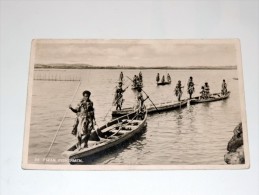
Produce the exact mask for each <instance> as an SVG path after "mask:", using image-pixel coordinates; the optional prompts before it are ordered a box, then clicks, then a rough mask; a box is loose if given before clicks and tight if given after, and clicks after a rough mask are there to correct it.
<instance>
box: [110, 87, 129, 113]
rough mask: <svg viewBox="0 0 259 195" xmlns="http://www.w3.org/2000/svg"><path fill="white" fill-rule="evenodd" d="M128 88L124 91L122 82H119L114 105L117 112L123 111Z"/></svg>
mask: <svg viewBox="0 0 259 195" xmlns="http://www.w3.org/2000/svg"><path fill="white" fill-rule="evenodd" d="M127 88H128V87H126V88H125V89H122V82H119V85H118V86H117V88H116V91H115V98H114V101H113V104H114V105H115V106H116V110H121V108H122V103H123V102H124V99H123V93H124V92H125V91H126V89H127Z"/></svg>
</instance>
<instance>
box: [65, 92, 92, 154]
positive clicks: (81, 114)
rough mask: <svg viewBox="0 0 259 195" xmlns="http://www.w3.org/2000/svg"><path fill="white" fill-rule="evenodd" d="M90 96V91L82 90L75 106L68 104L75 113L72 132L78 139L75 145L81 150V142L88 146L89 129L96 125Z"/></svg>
mask: <svg viewBox="0 0 259 195" xmlns="http://www.w3.org/2000/svg"><path fill="white" fill-rule="evenodd" d="M90 96H91V92H90V91H87V90H86V91H84V92H83V98H82V100H81V101H80V103H79V104H78V105H77V107H76V108H73V107H72V106H71V105H69V109H70V110H72V111H73V112H74V113H76V115H77V117H76V120H75V123H74V125H73V130H72V134H73V135H75V136H76V137H77V139H78V144H77V147H78V149H79V150H81V145H82V143H84V147H86V148H87V147H88V140H89V138H90V134H91V130H92V129H94V125H96V121H95V116H94V107H93V102H92V101H91V100H90Z"/></svg>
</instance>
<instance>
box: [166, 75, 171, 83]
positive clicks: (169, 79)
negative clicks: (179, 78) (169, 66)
mask: <svg viewBox="0 0 259 195" xmlns="http://www.w3.org/2000/svg"><path fill="white" fill-rule="evenodd" d="M167 82H168V83H171V76H170V74H169V73H168V74H167Z"/></svg>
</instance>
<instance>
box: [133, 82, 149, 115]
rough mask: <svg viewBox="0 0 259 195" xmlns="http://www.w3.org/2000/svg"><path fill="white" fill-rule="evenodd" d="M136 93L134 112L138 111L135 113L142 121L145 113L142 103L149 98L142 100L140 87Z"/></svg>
mask: <svg viewBox="0 0 259 195" xmlns="http://www.w3.org/2000/svg"><path fill="white" fill-rule="evenodd" d="M137 92H138V93H137V95H136V99H137V105H136V106H135V108H134V110H135V111H136V110H138V111H137V113H138V118H139V119H142V120H143V117H144V112H145V110H144V102H145V101H146V100H147V99H148V98H149V96H147V97H146V98H145V99H144V97H143V94H142V88H141V87H138V89H137Z"/></svg>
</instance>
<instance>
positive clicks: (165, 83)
mask: <svg viewBox="0 0 259 195" xmlns="http://www.w3.org/2000/svg"><path fill="white" fill-rule="evenodd" d="M170 84H171V82H160V83H157V85H170Z"/></svg>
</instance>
